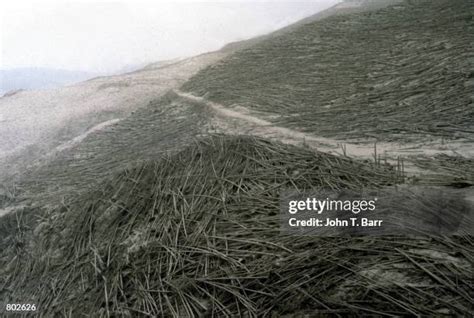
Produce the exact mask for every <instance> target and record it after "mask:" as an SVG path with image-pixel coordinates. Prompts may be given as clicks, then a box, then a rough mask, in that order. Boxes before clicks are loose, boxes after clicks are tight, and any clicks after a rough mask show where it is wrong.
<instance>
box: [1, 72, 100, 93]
mask: <svg viewBox="0 0 474 318" xmlns="http://www.w3.org/2000/svg"><path fill="white" fill-rule="evenodd" d="M97 75H98V74H95V73H90V72H83V71H71V70H61V69H53V68H42V67H25V68H13V69H2V70H0V94H1V95H3V94H5V93H8V92H10V91H14V90H19V89H25V90H32V89H46V88H55V87H58V86H63V85H68V84H73V83H77V82H81V81H84V80H87V79H90V78H93V77H95V76H97Z"/></svg>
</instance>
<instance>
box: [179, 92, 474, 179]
mask: <svg viewBox="0 0 474 318" xmlns="http://www.w3.org/2000/svg"><path fill="white" fill-rule="evenodd" d="M174 92H175V93H176V94H177V95H178V96H180V97H181V98H184V99H187V100H189V101H192V102H198V103H200V104H202V105H204V106H205V107H206V108H207V109H208V110H210V111H211V112H212V113H213V114H214V115H215V116H216V119H215V121H214V122H213V123H212V124H213V125H215V126H216V127H217V128H218V129H219V130H221V131H225V132H227V133H229V132H231V133H236V134H237V133H238V134H249V135H255V136H261V137H268V138H272V139H275V140H279V141H281V142H283V143H287V144H304V145H306V146H308V147H310V148H313V149H316V150H318V151H321V152H325V153H330V154H337V155H346V156H349V157H352V158H356V159H362V160H364V159H367V160H374V158H375V154H376V155H377V157H379V158H381V160H382V161H386V162H388V163H392V164H396V163H397V162H398V157H400V158H408V157H410V156H418V155H425V156H430V157H431V156H434V155H436V154H448V155H461V156H464V157H469V158H472V157H474V147H473V145H472V144H470V143H469V144H467V143H450V144H449V145H444V144H443V143H442V141H437V142H433V143H430V144H428V143H424V144H416V143H403V144H402V143H395V142H394V143H389V142H377V143H376V144H375V143H374V142H372V141H369V140H367V141H365V142H360V143H354V142H345V141H343V140H337V139H332V138H325V137H319V136H314V135H310V134H307V133H304V132H300V131H296V130H294V129H289V128H285V127H280V126H275V125H274V124H273V123H271V122H270V121H267V120H265V119H262V118H259V117H258V115H257V114H254V113H251V112H250V111H249V110H248V109H245V108H243V107H240V106H238V107H234V108H233V109H231V108H229V107H226V106H224V105H221V104H218V103H215V102H212V101H209V100H206V99H205V98H203V97H198V96H194V95H192V94H189V93H186V92H182V91H179V90H175V91H174ZM404 168H405V172H406V173H407V174H408V175H413V174H419V173H420V172H421V171H420V169H418V168H417V167H415V166H414V165H411V164H410V163H409V162H406V163H405V167H404Z"/></svg>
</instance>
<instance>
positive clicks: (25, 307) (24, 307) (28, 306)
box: [5, 304, 36, 311]
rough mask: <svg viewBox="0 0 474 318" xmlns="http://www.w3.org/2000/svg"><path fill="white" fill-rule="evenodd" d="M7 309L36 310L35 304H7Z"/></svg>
mask: <svg viewBox="0 0 474 318" xmlns="http://www.w3.org/2000/svg"><path fill="white" fill-rule="evenodd" d="M5 309H6V311H36V305H35V304H7V306H6V308H5Z"/></svg>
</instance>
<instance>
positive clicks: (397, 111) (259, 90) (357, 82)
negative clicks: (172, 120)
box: [183, 0, 474, 141]
mask: <svg viewBox="0 0 474 318" xmlns="http://www.w3.org/2000/svg"><path fill="white" fill-rule="evenodd" d="M354 3H358V2H347V3H344V4H341V5H349V4H354ZM473 12H474V3H473V2H472V1H469V0H457V1H447V0H436V1H406V2H404V3H400V4H395V5H393V6H389V7H387V8H385V9H381V10H377V11H373V12H369V13H365V14H346V15H336V16H333V17H329V18H327V19H324V20H322V21H315V22H309V23H307V24H304V25H302V26H300V27H298V28H296V29H293V30H292V31H291V32H289V33H286V34H282V35H280V36H276V37H273V38H270V39H267V40H265V41H262V42H260V43H258V44H256V45H255V46H253V47H251V48H248V49H245V50H242V51H240V52H238V53H236V54H233V55H231V56H229V57H228V58H226V59H224V60H223V61H221V62H220V63H217V64H216V65H213V66H212V67H209V68H207V69H205V70H203V71H202V72H200V73H199V74H198V75H197V76H195V77H193V78H192V79H191V80H190V81H188V82H187V83H186V84H185V85H184V87H183V89H184V90H186V91H189V92H192V93H193V94H195V95H199V96H205V97H206V98H207V99H209V100H211V101H215V102H218V103H222V104H223V105H225V106H230V107H231V106H232V105H240V106H244V107H248V108H249V109H251V110H256V111H261V112H264V113H265V114H268V115H269V116H271V117H272V120H271V121H273V122H275V123H277V124H281V125H284V126H287V127H290V128H294V129H297V130H301V131H306V132H311V133H315V134H318V135H324V136H336V137H340V138H345V139H347V138H361V137H362V138H367V137H369V138H376V139H378V140H388V141H390V140H401V141H406V140H410V139H420V138H428V139H429V138H447V139H457V138H468V139H471V140H472V138H473V134H474V124H473V120H472V119H473V118H474V99H473V94H472V91H473V88H474V78H473V74H474V73H473V72H474V64H473V63H474V60H473V59H474V56H473V50H472V48H473V45H474V38H473V37H472V33H473V31H474V18H473Z"/></svg>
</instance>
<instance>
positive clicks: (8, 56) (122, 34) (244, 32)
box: [0, 0, 339, 73]
mask: <svg viewBox="0 0 474 318" xmlns="http://www.w3.org/2000/svg"><path fill="white" fill-rule="evenodd" d="M337 2H339V1H338V0H312V1H305V2H302V1H273V2H266V1H255V0H254V1H213V2H203V1H154V2H143V1H140V2H139V1H132V0H120V1H89V0H73V1H71V0H59V1H41V0H37V1H34V0H0V22H1V24H0V26H1V29H0V33H1V38H0V49H1V54H0V68H17V67H49V68H58V69H69V70H84V71H92V72H97V73H105V72H113V71H117V70H120V69H121V68H123V67H126V66H128V65H136V64H142V63H147V62H153V61H158V60H166V59H173V58H177V57H186V56H192V55H196V54H199V53H203V52H207V51H211V50H216V49H219V48H220V47H222V46H223V45H224V44H226V43H228V42H232V41H235V40H240V39H245V38H249V37H252V36H256V35H259V34H264V33H267V32H270V31H272V30H276V29H278V28H281V27H283V26H285V25H288V24H291V23H293V22H295V21H297V20H300V19H302V18H304V17H306V16H309V15H311V14H314V13H316V12H318V11H321V10H322V9H325V8H327V7H330V6H332V5H334V4H335V3H337Z"/></svg>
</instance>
